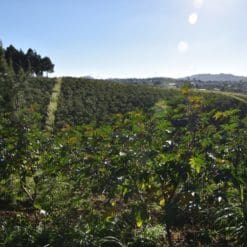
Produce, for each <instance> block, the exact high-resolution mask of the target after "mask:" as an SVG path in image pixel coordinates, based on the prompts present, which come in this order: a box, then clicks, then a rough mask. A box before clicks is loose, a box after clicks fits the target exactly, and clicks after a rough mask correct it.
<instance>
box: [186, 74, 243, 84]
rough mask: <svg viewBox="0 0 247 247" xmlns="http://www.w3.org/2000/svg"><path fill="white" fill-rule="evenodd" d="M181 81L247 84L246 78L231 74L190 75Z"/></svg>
mask: <svg viewBox="0 0 247 247" xmlns="http://www.w3.org/2000/svg"><path fill="white" fill-rule="evenodd" d="M183 79H189V80H197V81H202V82H209V81H213V82H240V81H244V82H247V77H245V76H236V75H232V74H197V75H192V76H189V77H186V78H183Z"/></svg>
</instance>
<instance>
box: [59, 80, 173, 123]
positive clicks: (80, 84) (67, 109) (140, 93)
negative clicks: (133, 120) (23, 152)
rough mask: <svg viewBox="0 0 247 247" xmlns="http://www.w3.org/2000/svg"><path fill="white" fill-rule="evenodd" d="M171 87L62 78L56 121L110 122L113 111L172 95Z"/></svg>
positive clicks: (132, 108) (148, 104) (139, 106)
mask: <svg viewBox="0 0 247 247" xmlns="http://www.w3.org/2000/svg"><path fill="white" fill-rule="evenodd" d="M175 94H176V92H175V91H174V90H160V89H159V88H153V87H148V86H146V87H145V86H137V85H124V84H118V83H112V82H108V81H102V80H94V79H85V78H84V79H80V78H78V79H75V78H63V87H62V93H61V96H60V100H59V107H58V112H57V114H56V123H57V126H58V127H61V126H63V125H64V124H70V125H81V124H88V123H92V122H95V123H104V122H110V121H111V118H112V116H113V114H117V113H127V112H129V111H135V110H138V109H142V110H144V111H147V110H148V109H149V108H150V107H151V106H153V105H154V104H155V102H157V101H159V100H160V99H162V98H163V99H164V98H172V97H173V96H174V95H175Z"/></svg>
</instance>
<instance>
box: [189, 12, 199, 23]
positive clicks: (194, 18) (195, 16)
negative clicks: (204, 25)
mask: <svg viewBox="0 0 247 247" xmlns="http://www.w3.org/2000/svg"><path fill="white" fill-rule="evenodd" d="M197 21H198V14H197V13H192V14H191V15H190V16H189V18H188V22H189V23H190V24H191V25H195V24H196V23H197Z"/></svg>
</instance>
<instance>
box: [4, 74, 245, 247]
mask: <svg viewBox="0 0 247 247" xmlns="http://www.w3.org/2000/svg"><path fill="white" fill-rule="evenodd" d="M41 82H43V84H42V83H41ZM19 83H20V84H22V83H24V82H19ZM25 83H26V85H27V87H25V88H26V90H24V89H23V87H14V86H11V87H9V88H10V89H11V90H13V89H15V90H13V91H11V92H9V93H8V86H6V85H13V84H14V85H15V84H16V82H15V83H14V82H12V81H11V79H9V80H8V81H6V78H5V79H2V81H1V87H4V88H5V89H4V94H3V93H1V106H4V108H1V109H3V110H1V112H0V114H1V118H0V216H1V217H0V226H1V227H0V244H1V245H3V246H133V247H134V246H138V247H139V246H140V247H141V246H244V244H245V243H246V241H247V186H246V185H247V167H246V161H247V117H246V111H247V110H246V109H247V108H246V105H245V104H244V103H243V102H241V101H238V100H236V99H233V98H228V97H227V96H223V95H219V96H218V95H217V94H205V93H197V92H191V91H190V90H189V89H188V88H186V87H184V88H183V89H182V90H181V91H169V90H161V89H159V90H157V89H152V88H150V87H140V86H139V87H137V86H126V85H118V84H111V83H108V82H100V81H93V80H81V79H73V78H65V79H64V81H63V85H62V96H61V98H60V103H59V109H58V112H57V125H59V127H60V128H57V129H56V131H54V132H49V131H46V130H45V129H44V125H43V121H41V120H42V119H43V118H44V112H43V109H45V108H46V107H45V104H46V103H47V99H48V98H49V95H50V94H51V90H52V86H53V83H54V81H53V80H48V79H47V80H43V79H42V80H38V81H37V80H33V79H30V81H28V82H25ZM49 83H50V84H49ZM21 89H22V90H21ZM36 90H37V91H36ZM46 90H47V91H46ZM38 91H39V93H37V94H35V92H38ZM45 91H46V92H47V95H45ZM1 92H3V91H2V90H1ZM41 92H42V94H40V93H41ZM18 95H19V96H18ZM20 95H22V96H21V97H20ZM16 97H17V98H22V99H25V104H20V103H19V102H21V101H20V100H18V101H17V103H18V104H16V103H15V102H16V100H15V99H16ZM42 97H44V98H45V99H43V98H42ZM33 104H36V105H37V106H36V107H31V108H30V106H32V105H33ZM93 113H95V115H94V114H93ZM63 116H64V119H63ZM84 118H85V119H84ZM90 120H91V121H90ZM61 121H62V122H63V123H62V124H60V123H59V122H61Z"/></svg>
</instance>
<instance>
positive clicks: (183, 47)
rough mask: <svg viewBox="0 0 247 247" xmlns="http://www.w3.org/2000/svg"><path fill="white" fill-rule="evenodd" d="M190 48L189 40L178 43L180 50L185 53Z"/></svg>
mask: <svg viewBox="0 0 247 247" xmlns="http://www.w3.org/2000/svg"><path fill="white" fill-rule="evenodd" d="M188 49H189V44H188V42H186V41H180V42H179V43H178V51H179V52H181V53H185V52H187V51H188Z"/></svg>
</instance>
